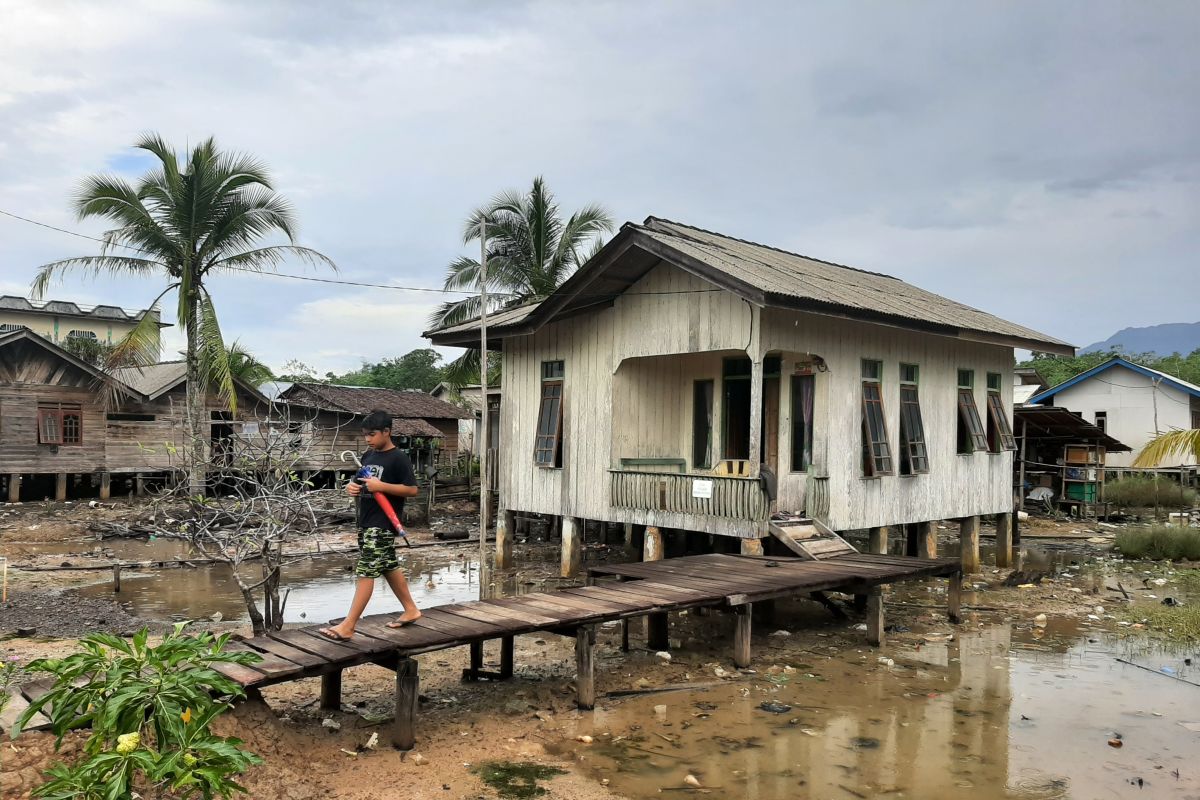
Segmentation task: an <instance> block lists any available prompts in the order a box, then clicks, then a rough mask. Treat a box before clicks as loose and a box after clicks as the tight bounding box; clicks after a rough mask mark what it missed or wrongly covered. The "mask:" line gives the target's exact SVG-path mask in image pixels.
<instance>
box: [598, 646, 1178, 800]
mask: <svg viewBox="0 0 1200 800" xmlns="http://www.w3.org/2000/svg"><path fill="white" fill-rule="evenodd" d="M1059 634H1061V636H1060V635H1059ZM1014 645H1015V646H1016V647H1018V648H1019V647H1022V646H1023V645H1024V646H1036V647H1037V648H1038V649H1014ZM1058 645H1061V647H1059V646H1058ZM1117 652H1118V651H1117V650H1116V649H1114V646H1112V645H1110V644H1105V643H1102V642H1098V641H1091V642H1089V641H1088V640H1086V639H1080V638H1078V637H1077V636H1072V635H1070V634H1069V632H1068V631H1066V630H1063V631H1053V630H1052V631H1051V632H1050V633H1049V634H1044V635H1043V637H1042V638H1041V639H1040V640H1035V639H1034V638H1033V634H1032V633H1031V632H1029V631H1016V632H1014V631H1013V630H1012V629H1011V628H1010V627H1009V626H1008V625H993V626H989V627H986V628H984V629H982V630H980V631H978V632H972V633H967V634H964V635H963V636H962V638H961V640H959V641H956V642H951V643H948V644H925V645H922V646H921V647H919V648H918V647H908V648H905V647H896V648H891V649H889V650H888V655H889V656H890V657H892V658H894V659H895V662H896V663H895V665H894V666H893V667H891V668H890V669H889V668H888V667H887V666H885V665H882V664H879V663H878V662H877V652H870V653H867V654H866V658H859V659H858V660H856V657H857V656H858V654H855V653H854V652H853V651H851V653H848V654H843V655H841V656H839V657H835V658H833V659H831V660H829V661H822V662H820V663H813V664H796V665H795V666H797V668H798V669H797V671H796V672H794V673H791V674H788V675H787V676H786V677H787V681H786V682H782V681H780V678H779V676H776V677H775V678H774V680H776V681H779V682H780V683H781V684H782V685H779V686H772V685H771V684H770V683H767V682H765V681H764V680H762V677H763V676H759V678H758V679H756V682H755V683H752V684H749V685H746V684H742V685H731V686H722V687H720V688H716V689H713V690H711V691H707V692H700V691H696V692H688V693H675V694H668V695H658V696H650V697H639V698H636V699H630V700H628V701H625V702H621V703H619V704H609V706H608V708H607V709H606V710H598V711H597V712H595V715H594V717H592V718H590V719H588V720H586V721H585V722H583V723H581V725H582V726H583V727H581V728H580V731H579V732H581V733H589V734H593V735H595V736H596V745H595V746H594V747H593V748H592V749H584V750H581V751H580V753H579V756H580V757H582V758H583V759H584V760H585V763H586V764H588V765H589V766H590V768H591V769H592V770H593V771H594V772H595V774H596V775H597V777H602V778H607V779H609V780H610V781H611V785H612V788H613V789H614V790H616V792H617V793H618V794H621V795H623V796H628V797H631V798H651V797H661V796H663V795H662V793H661V790H662V789H668V790H678V789H680V788H682V787H684V786H685V784H684V779H685V777H686V776H687V775H688V774H692V775H695V776H696V777H697V778H699V779H700V781H701V783H702V784H703V785H704V786H705V787H707V788H711V789H712V790H713V794H714V795H716V796H720V797H746V798H751V799H752V800H784V798H814V799H815V798H831V797H833V798H855V797H859V798H862V797H907V798H941V797H959V796H962V797H971V798H987V799H991V798H1044V797H1074V798H1095V797H1125V796H1133V795H1134V794H1136V795H1137V796H1138V797H1143V798H1160V797H1162V798H1165V797H1188V796H1195V793H1196V792H1197V791H1198V790H1200V782H1198V781H1197V779H1196V777H1195V775H1194V774H1192V773H1194V772H1195V770H1194V764H1195V762H1196V759H1197V758H1200V735H1197V734H1195V733H1190V732H1188V731H1187V730H1185V729H1184V728H1183V727H1181V726H1180V725H1179V724H1178V723H1179V722H1182V721H1186V720H1185V719H1184V717H1186V716H1187V714H1188V713H1189V710H1190V713H1192V714H1193V716H1195V709H1196V708H1197V706H1196V705H1195V704H1194V703H1192V704H1188V703H1186V702H1184V701H1185V700H1186V699H1187V697H1188V696H1186V695H1183V694H1182V693H1181V692H1182V690H1184V689H1186V690H1188V691H1196V690H1195V689H1193V688H1192V687H1189V686H1186V685H1182V684H1179V683H1177V682H1173V681H1170V680H1168V679H1166V678H1165V677H1163V676H1161V675H1154V674H1151V673H1147V672H1143V671H1141V670H1138V669H1135V668H1132V667H1125V666H1123V665H1121V664H1120V663H1118V662H1116V661H1115V660H1114V654H1115V653H1117ZM756 666H757V665H756ZM760 669H762V668H761V667H760ZM743 687H753V688H749V690H748V691H746V692H745V694H744V695H743ZM768 699H769V700H775V701H779V702H783V703H787V704H789V705H792V706H793V708H792V710H791V711H790V712H788V713H786V714H772V713H768V712H766V711H763V710H761V709H760V708H759V705H760V704H761V703H762V702H763V701H764V700H768ZM663 704H665V705H666V713H665V714H662V715H659V714H656V713H655V711H654V706H656V705H663ZM1155 713H1159V714H1162V716H1154V714H1155ZM1115 733H1120V734H1121V735H1122V737H1123V739H1122V741H1123V742H1124V745H1125V746H1124V747H1122V748H1121V749H1115V748H1112V747H1110V746H1109V745H1108V744H1107V742H1108V740H1109V739H1110V738H1112V737H1113V736H1114V734H1115ZM1175 770H1179V775H1180V776H1179V777H1178V778H1177V777H1175V773H1174V771H1175ZM1139 778H1140V779H1141V780H1142V784H1141V786H1140V787H1139V786H1138V784H1137V780H1138V779H1139Z"/></svg>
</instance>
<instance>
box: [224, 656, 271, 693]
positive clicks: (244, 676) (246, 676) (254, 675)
mask: <svg viewBox="0 0 1200 800" xmlns="http://www.w3.org/2000/svg"><path fill="white" fill-rule="evenodd" d="M212 668H213V669H214V670H216V671H217V672H219V673H221V674H222V675H224V676H225V677H227V678H229V679H230V680H232V681H234V682H236V683H238V684H240V685H241V686H242V687H244V688H247V689H249V688H250V687H252V686H257V685H258V684H260V683H263V682H264V681H266V680H267V676H266V675H264V674H263V673H261V672H259V671H258V670H255V669H251V668H250V667H243V666H242V665H241V664H228V663H224V662H220V661H217V662H214V663H213V664H212Z"/></svg>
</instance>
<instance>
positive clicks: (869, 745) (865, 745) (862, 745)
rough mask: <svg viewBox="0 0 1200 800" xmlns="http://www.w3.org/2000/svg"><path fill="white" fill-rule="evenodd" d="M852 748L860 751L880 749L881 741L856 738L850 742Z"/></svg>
mask: <svg viewBox="0 0 1200 800" xmlns="http://www.w3.org/2000/svg"><path fill="white" fill-rule="evenodd" d="M850 746H851V747H854V748H857V749H859V750H874V749H875V748H877V747H879V740H878V739H872V738H871V737H869V736H855V737H854V738H852V739H851V740H850Z"/></svg>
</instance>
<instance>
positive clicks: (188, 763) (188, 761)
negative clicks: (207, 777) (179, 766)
mask: <svg viewBox="0 0 1200 800" xmlns="http://www.w3.org/2000/svg"><path fill="white" fill-rule="evenodd" d="M183 765H184V766H185V767H194V766H196V757H195V756H194V755H192V754H191V753H184V754H183Z"/></svg>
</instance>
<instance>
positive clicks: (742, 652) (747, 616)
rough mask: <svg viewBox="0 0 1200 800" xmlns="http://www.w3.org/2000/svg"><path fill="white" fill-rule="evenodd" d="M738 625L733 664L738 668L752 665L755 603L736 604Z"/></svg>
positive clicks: (735, 611) (734, 634)
mask: <svg viewBox="0 0 1200 800" xmlns="http://www.w3.org/2000/svg"><path fill="white" fill-rule="evenodd" d="M733 611H734V614H736V615H737V627H736V628H735V629H734V633H733V664H734V666H735V667H737V668H738V669H746V668H747V667H749V666H750V632H751V629H752V625H753V618H754V613H753V604H751V603H746V604H745V605H740V606H734V608H733Z"/></svg>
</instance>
